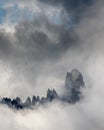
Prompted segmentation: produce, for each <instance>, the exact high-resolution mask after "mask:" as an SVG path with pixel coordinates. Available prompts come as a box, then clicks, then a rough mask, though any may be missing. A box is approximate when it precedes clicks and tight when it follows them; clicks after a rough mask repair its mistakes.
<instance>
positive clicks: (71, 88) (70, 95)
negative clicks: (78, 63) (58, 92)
mask: <svg viewBox="0 0 104 130" xmlns="http://www.w3.org/2000/svg"><path fill="white" fill-rule="evenodd" d="M83 87H85V84H84V81H83V76H82V74H81V73H80V72H79V71H78V70H77V69H73V70H72V71H71V73H69V72H67V75H66V80H65V91H66V95H65V100H67V101H69V102H71V103H75V102H77V101H79V100H80V97H81V89H82V88H83Z"/></svg>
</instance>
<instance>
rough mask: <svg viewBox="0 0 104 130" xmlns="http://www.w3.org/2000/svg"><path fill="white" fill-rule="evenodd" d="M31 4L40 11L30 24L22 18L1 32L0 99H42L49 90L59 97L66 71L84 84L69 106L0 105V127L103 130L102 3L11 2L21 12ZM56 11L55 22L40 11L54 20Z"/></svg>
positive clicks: (103, 11) (38, 129)
mask: <svg viewBox="0 0 104 130" xmlns="http://www.w3.org/2000/svg"><path fill="white" fill-rule="evenodd" d="M74 1H75V0H74ZM33 2H34V5H36V7H37V8H39V9H40V10H41V11H39V12H38V13H37V15H36V14H34V16H33V17H34V18H33V19H32V20H28V18H25V19H22V20H21V21H19V22H18V23H17V24H16V25H15V26H14V30H13V31H9V32H8V30H6V28H5V29H1V30H0V98H2V97H11V98H15V97H17V96H19V97H21V98H22V100H24V99H25V98H26V97H27V96H30V97H32V95H40V96H44V95H46V90H47V89H48V88H55V89H56V91H57V92H58V93H59V94H62V92H63V89H64V82H65V76H66V73H67V72H70V71H71V70H72V69H73V68H77V69H78V70H79V71H80V72H81V73H82V74H83V78H84V81H85V85H86V89H85V91H84V92H83V94H84V99H83V100H81V101H80V102H78V103H76V104H73V105H72V104H68V103H63V102H56V101H55V102H52V103H49V104H47V106H45V107H44V106H41V107H39V108H36V109H35V110H20V111H17V110H12V109H10V108H8V107H6V106H5V105H0V115H1V116H0V128H1V129H2V130H7V129H8V130H18V129H19V130H88V129H89V130H103V129H104V124H103V120H104V116H103V113H104V109H103V108H104V105H103V104H104V100H103V99H104V80H103V74H104V69H103V67H104V44H103V41H104V30H103V29H104V9H103V6H104V2H103V1H102V0H99V1H92V0H91V1H90V0H89V3H86V2H85V1H84V0H82V4H81V3H80V5H79V4H78V5H77V4H75V5H76V6H77V7H76V6H74V5H73V2H71V0H70V1H69V3H68V1H67V0H64V1H63V0H62V1H60V2H59V1H58V2H56V3H55V1H50V2H48V3H47V0H44V1H43V2H41V0H40V1H39V3H40V4H35V2H37V3H38V1H33V0H32V1H31V3H30V4H29V3H28V2H27V1H26V2H24V1H22V3H21V1H16V3H17V4H18V5H19V6H20V5H21V6H20V7H21V8H23V7H24V6H26V7H27V8H30V7H31V5H32V3H33ZM28 4H29V6H28ZM67 4H70V6H69V7H68V6H67ZM11 5H12V4H11ZM7 7H8V5H6V7H5V8H7ZM42 7H47V8H45V10H42ZM31 10H32V8H31ZM53 10H54V11H53ZM57 10H58V11H59V13H58V15H59V18H58V19H57V20H53V18H52V17H50V15H47V14H46V13H45V12H48V11H49V12H50V14H51V16H52V15H53V16H54V15H55V13H54V12H55V11H57ZM42 11H43V12H42ZM9 13H11V12H9ZM69 17H73V19H75V21H74V20H73V19H71V20H69V19H68V18H69ZM23 18H24V17H23ZM76 18H77V20H76ZM7 21H8V19H7ZM60 21H61V22H60ZM3 27H4V25H3Z"/></svg>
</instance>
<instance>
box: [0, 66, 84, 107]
mask: <svg viewBox="0 0 104 130" xmlns="http://www.w3.org/2000/svg"><path fill="white" fill-rule="evenodd" d="M83 88H85V84H84V81H83V76H82V74H81V73H80V72H79V71H78V70H77V69H74V70H72V71H71V73H69V72H67V75H66V79H65V88H64V89H65V93H64V94H63V96H59V95H58V93H57V92H56V90H55V89H53V90H51V89H48V90H47V95H46V97H42V98H40V97H39V96H33V97H32V100H31V98H30V97H28V98H27V99H26V101H25V102H24V103H23V102H22V101H21V99H20V98H19V97H17V98H16V99H11V98H7V97H6V98H3V99H1V101H0V103H1V104H6V105H7V106H9V107H10V108H14V109H24V108H26V109H31V108H34V107H35V106H36V105H37V104H38V105H44V104H46V103H48V102H52V101H53V100H61V101H64V102H68V103H76V102H78V101H79V100H80V99H81V96H82V89H83Z"/></svg>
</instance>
